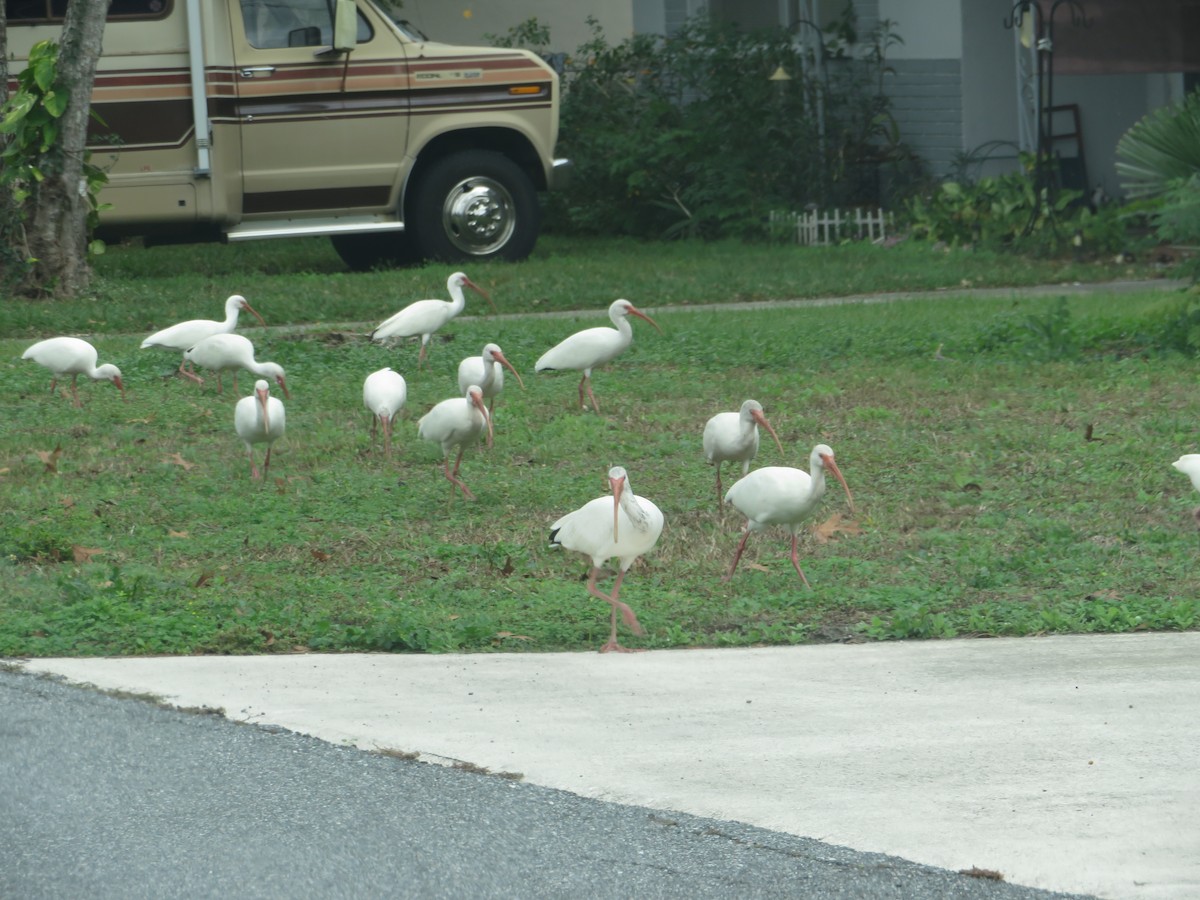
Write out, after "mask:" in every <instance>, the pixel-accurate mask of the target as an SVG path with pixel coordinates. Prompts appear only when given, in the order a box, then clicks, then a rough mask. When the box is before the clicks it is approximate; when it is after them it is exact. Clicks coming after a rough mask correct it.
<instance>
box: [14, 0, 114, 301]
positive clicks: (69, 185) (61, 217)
mask: <svg viewBox="0 0 1200 900" xmlns="http://www.w3.org/2000/svg"><path fill="white" fill-rule="evenodd" d="M107 13H108V0H70V2H69V3H68V5H67V15H66V19H65V21H64V22H63V32H62V39H61V42H60V44H59V51H58V73H59V78H60V79H61V82H62V84H63V85H64V86H65V87H66V88H67V92H68V100H67V106H66V110H65V112H64V113H63V115H62V119H61V121H60V128H61V131H60V133H59V148H60V152H58V153H56V154H55V155H54V157H53V158H52V159H51V160H47V162H48V163H49V165H48V166H47V167H46V169H45V170H44V172H45V175H46V178H45V180H44V181H42V182H40V183H38V184H37V185H36V187H35V190H34V191H33V193H32V194H31V195H30V198H29V205H28V206H27V209H28V210H29V219H28V221H27V222H26V237H27V239H28V241H29V250H30V253H31V255H32V256H33V258H34V259H35V260H36V262H35V263H34V267H33V271H32V272H31V273H30V282H31V284H30V286H31V287H33V288H35V289H37V290H38V291H39V292H41V293H48V294H51V295H53V296H56V297H72V296H75V295H77V294H79V293H80V292H82V291H83V290H85V289H86V288H87V286H88V283H89V281H90V280H91V269H90V268H89V266H88V258H87V245H88V227H87V217H88V212H89V205H88V196H87V186H86V182H85V180H84V175H83V164H84V161H85V159H86V156H87V132H88V122H89V120H90V111H91V100H92V85H93V83H94V82H95V79H96V64H97V63H98V62H99V59H100V49H101V42H102V40H103V38H104V21H105V17H106V16H107Z"/></svg>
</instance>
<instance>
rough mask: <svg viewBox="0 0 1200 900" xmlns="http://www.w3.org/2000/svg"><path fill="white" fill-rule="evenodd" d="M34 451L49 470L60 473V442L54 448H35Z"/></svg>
mask: <svg viewBox="0 0 1200 900" xmlns="http://www.w3.org/2000/svg"><path fill="white" fill-rule="evenodd" d="M33 452H34V453H36V454H37V455H38V459H40V460H41V461H42V462H43V463H44V464H45V466H46V471H47V472H54V473H55V474H57V473H58V458H59V457H60V456H62V444H59V445H58V446H57V447H55V448H54V449H53V450H34V451H33Z"/></svg>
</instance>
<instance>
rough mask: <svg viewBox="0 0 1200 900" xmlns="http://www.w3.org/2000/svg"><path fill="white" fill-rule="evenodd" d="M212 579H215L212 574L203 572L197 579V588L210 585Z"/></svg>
mask: <svg viewBox="0 0 1200 900" xmlns="http://www.w3.org/2000/svg"><path fill="white" fill-rule="evenodd" d="M212 577H213V573H212V572H201V573H200V577H199V578H197V579H196V587H198V588H202V587H204V586H205V585H206V584H208V583H209V582H210V581H212Z"/></svg>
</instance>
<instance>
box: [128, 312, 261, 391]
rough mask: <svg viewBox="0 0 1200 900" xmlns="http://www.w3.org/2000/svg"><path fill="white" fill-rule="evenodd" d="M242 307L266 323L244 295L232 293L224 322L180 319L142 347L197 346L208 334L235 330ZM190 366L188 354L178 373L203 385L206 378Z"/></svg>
mask: <svg viewBox="0 0 1200 900" xmlns="http://www.w3.org/2000/svg"><path fill="white" fill-rule="evenodd" d="M242 310H245V311H246V312H248V313H250V314H251V315H252V316H254V318H256V319H258V321H259V324H260V325H266V324H267V323H266V322H264V321H263V317H262V316H260V315H259V314H258V313H257V312H256V311H255V310H254V308H253V307H251V306H250V304H249V303H248V302H247V301H246V298H245V297H243V296H242V295H241V294H233V295H232V296H230V297H229V298H228V299H227V300H226V301H225V320H224V321H223V322H217V321H214V320H212V319H190V320H189V321H187V322H180V323H179V324H178V325H172V326H171V327H170V328H164V329H162V331H156V332H154V334H152V335H150V337H148V338H146V339H145V340H144V341H142V349H143V350H145V349H146V348H147V347H165V348H166V349H168V350H178V351H179V352H180V353H184V352H186V351H187V350H190V349H191V348H192V347H195V346H196V345H197V344H198V343H200V342H201V341H202V340H204V339H205V338H206V337H208V336H209V335H212V334H227V333H228V332H230V331H233V329H235V328H237V323H238V313H240V312H241V311H242ZM191 369H192V365H191V363H190V362H189V361H188V359H187V357H186V356H185V357H184V358H183V359H182V360H180V362H179V374H180V375H182V376H184V377H185V378H190V379H191V380H192V381H194V382H196V383H197V384H203V383H204V379H202V378H200V377H199V376H198V375H196V374H195V373H194V372H193V371H191Z"/></svg>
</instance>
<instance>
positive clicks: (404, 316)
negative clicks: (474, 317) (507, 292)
mask: <svg viewBox="0 0 1200 900" xmlns="http://www.w3.org/2000/svg"><path fill="white" fill-rule="evenodd" d="M464 287H468V288H470V289H471V290H473V291H475V292H476V293H477V294H479V295H481V296H482V297H483V298H484V299H485V300H487V302H488V303H490V304H491V306H492V310H493V311H495V309H496V304H495V303H493V302H492V298H491V297H490V296H489V295H488V292H487V291H485V290H484V289H483V288H481V287H480V286H479V285H477V284H476V283H475V282H473V281H472V280H471V279H470V278H468V277H467V276H466V275H465V274H464V273H462V272H455V273H454V274H453V275H451V276H450V277H449V278H447V279H446V290H447V292H449V294H450V301H449V302H447V301H445V300H417V301H416V302H415V303H410V304H409V305H408V306H406V307H404V309H402V310H400V312H398V313H396V314H395V315H394V316H392V317H391V318H389V319H386V320H385V321H383V322H381V323H380V324H379V325H377V326H376V328H375V330H374V331H372V332H371V335H370V337H371V340H373V341H377V342H379V343H383V342H385V341H393V340H397V339H400V338H408V337H416V336H417V335H420V337H421V352H420V353H419V354H418V355H417V368H418V369H420V368H421V363H423V362H424V361H425V354H426V348H427V347H428V345H429V339H430V338H431V337H433V333H434V332H435V331H437V330H438V329H439V328H441V327H442V326H443V325H445V324H446V323H447V322H449V321H450V320H451V319H453V318H454V317H455V316H457V315H458V314H459V313H460V312H462V311H463V309H464V308H465V307H466V305H467V300H466V297H464V296H463V288H464Z"/></svg>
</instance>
